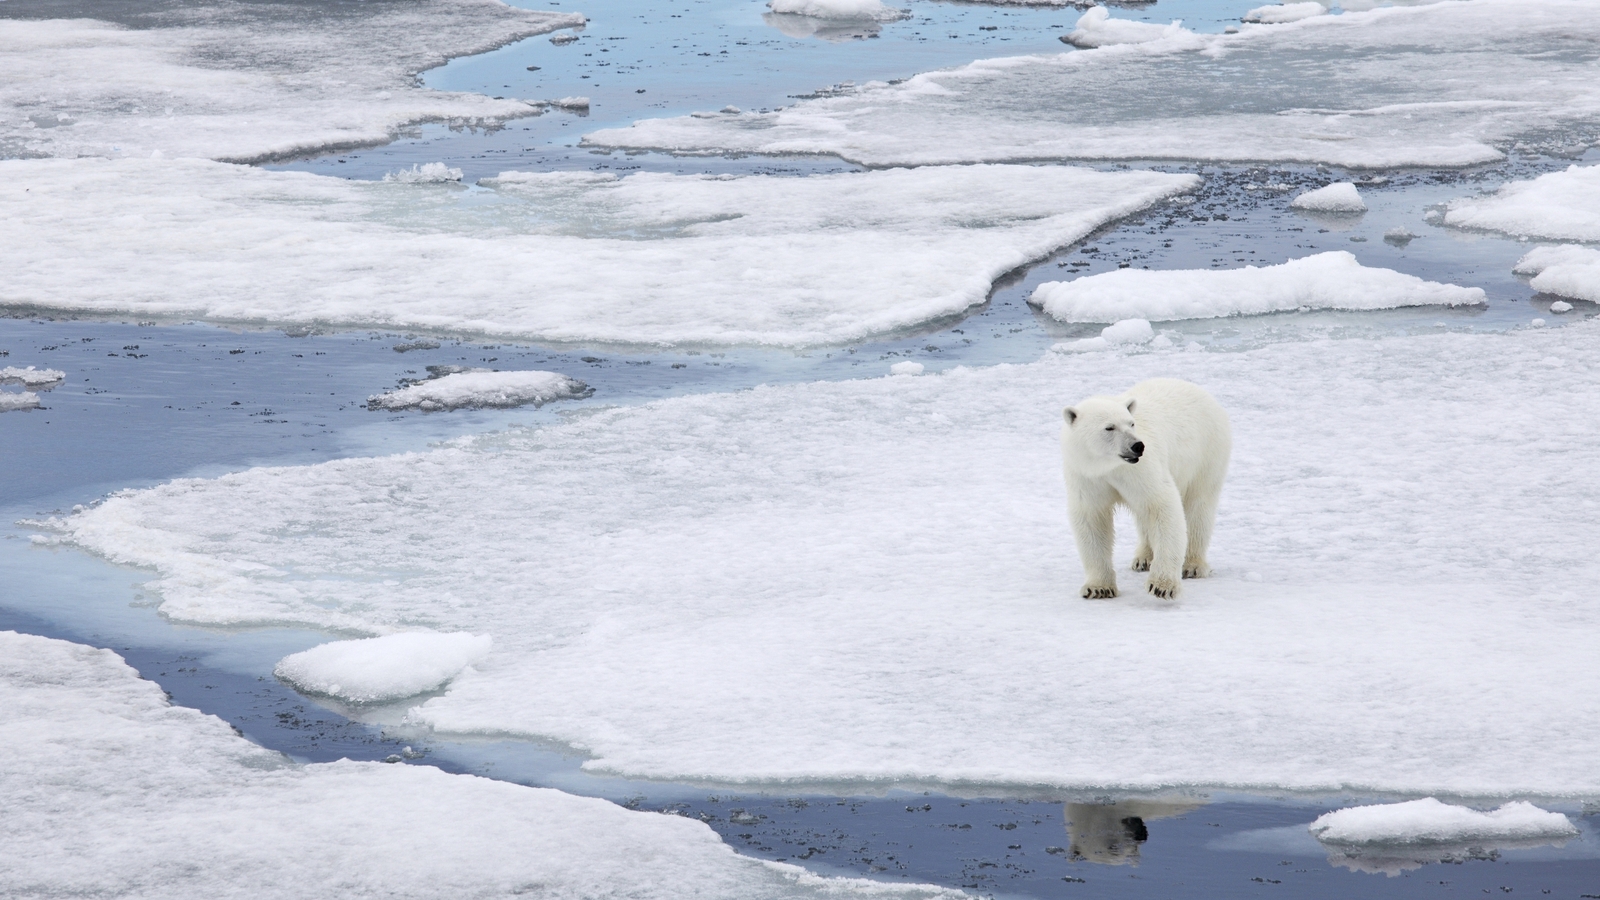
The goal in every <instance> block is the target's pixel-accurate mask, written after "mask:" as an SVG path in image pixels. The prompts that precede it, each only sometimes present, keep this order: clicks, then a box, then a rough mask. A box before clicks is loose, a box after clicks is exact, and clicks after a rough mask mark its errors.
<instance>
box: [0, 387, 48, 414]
mask: <svg viewBox="0 0 1600 900" xmlns="http://www.w3.org/2000/svg"><path fill="white" fill-rule="evenodd" d="M38 407H39V395H38V394H35V393H34V392H32V391H22V392H21V393H14V392H6V391H0V412H15V411H16V410H19V409H37V408H38Z"/></svg>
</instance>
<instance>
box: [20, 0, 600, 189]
mask: <svg viewBox="0 0 1600 900" xmlns="http://www.w3.org/2000/svg"><path fill="white" fill-rule="evenodd" d="M135 6H136V7H138V8H136V9H131V10H129V9H123V8H121V7H117V8H116V9H112V8H110V7H106V8H105V11H106V14H107V15H108V16H117V17H120V18H121V20H122V22H123V24H113V23H111V22H103V21H96V20H93V19H0V46H3V47H5V48H6V52H5V53H4V54H3V55H0V155H5V156H58V157H72V156H108V157H124V156H127V157H142V158H148V157H151V156H157V157H162V156H164V157H167V158H174V157H207V158H212V159H228V160H237V161H257V160H263V159H271V158H280V157H285V156H290V155H295V154H302V153H309V152H312V151H316V150H319V149H322V148H327V147H333V146H352V145H362V144H378V143H383V142H386V141H389V140H392V139H393V138H394V136H395V132H396V130H397V129H398V128H399V127H400V126H403V125H406V124H409V123H415V122H429V121H448V122H452V123H460V124H483V123H490V122H497V121H501V120H504V119H506V118H514V117H518V116H527V115H534V114H537V112H538V108H537V107H535V106H531V105H529V104H527V103H524V102H522V101H520V100H495V99H492V98H490V97H486V96H484V95H481V94H468V93H448V92H443V91H434V90H429V89H427V88H424V87H422V86H421V85H420V84H419V83H418V80H417V78H416V77H415V76H416V75H417V73H419V72H422V71H424V70H426V69H431V68H434V67H435V66H440V65H443V64H444V63H445V62H446V61H447V60H449V59H450V58H452V57H456V56H464V55H468V54H473V53H481V52H483V51H486V50H491V49H494V48H495V47H498V46H501V45H504V44H508V43H511V42H512V41H515V40H518V39H520V38H524V37H527V36H529V35H534V34H541V33H544V32H547V31H551V30H553V29H556V28H563V27H571V26H574V25H578V24H582V22H583V21H584V19H583V17H582V16H580V15H575V14H569V13H555V12H531V11H527V10H521V9H515V8H512V7H509V6H507V5H505V4H503V3H500V2H498V0H417V2H411V3H379V4H367V5H364V6H362V5H357V6H354V7H351V6H343V5H340V4H320V3H312V4H291V5H289V6H281V5H279V4H214V5H211V6H208V7H205V8H204V9H203V10H193V9H189V8H187V7H183V6H169V5H163V4H155V5H150V4H137V5H135ZM146 7H148V8H146Z"/></svg>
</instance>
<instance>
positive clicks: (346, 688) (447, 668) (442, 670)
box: [272, 631, 494, 703]
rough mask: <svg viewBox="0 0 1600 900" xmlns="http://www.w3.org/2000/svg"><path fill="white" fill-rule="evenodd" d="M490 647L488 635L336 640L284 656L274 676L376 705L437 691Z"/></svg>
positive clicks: (415, 633)
mask: <svg viewBox="0 0 1600 900" xmlns="http://www.w3.org/2000/svg"><path fill="white" fill-rule="evenodd" d="M493 644H494V640H493V639H492V638H490V637H489V636H487V635H481V636H480V635H472V634H465V633H456V634H439V633H437V632H425V631H410V632H405V633H403V634H389V635H384V636H383V637H375V638H363V639H360V640H354V641H334V642H332V643H328V644H321V645H319V646H316V647H312V648H311V649H310V650H304V651H301V652H300V653H295V654H291V655H289V656H285V657H284V658H283V659H281V660H279V661H278V665H277V667H276V668H274V669H273V670H272V674H274V675H276V676H278V677H279V678H281V679H283V680H284V681H287V682H289V683H290V684H292V685H294V686H295V688H296V689H297V690H300V691H304V692H306V693H311V694H325V695H327V696H329V697H337V698H339V699H340V700H348V701H350V702H352V703H379V702H384V701H389V700H400V699H402V698H405V697H415V696H416V695H417V694H423V693H427V692H428V691H433V690H438V689H439V688H440V687H442V686H443V685H444V684H445V682H447V681H449V680H450V679H452V678H454V677H456V676H457V675H459V674H461V670H462V669H465V668H466V667H467V666H470V665H472V664H473V663H475V662H477V661H479V660H481V659H483V658H484V657H485V656H488V655H489V650H490V649H491V648H492V647H493Z"/></svg>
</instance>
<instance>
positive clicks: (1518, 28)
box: [585, 0, 1600, 167]
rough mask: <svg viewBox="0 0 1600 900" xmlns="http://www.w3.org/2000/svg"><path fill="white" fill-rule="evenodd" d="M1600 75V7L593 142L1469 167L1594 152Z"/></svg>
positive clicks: (1351, 18) (1555, 7) (1115, 68)
mask: <svg viewBox="0 0 1600 900" xmlns="http://www.w3.org/2000/svg"><path fill="white" fill-rule="evenodd" d="M1195 48H1202V49H1198V50H1196V49H1195ZM1596 65H1600V4H1596V3H1592V2H1588V0H1470V2H1452V3H1435V4H1431V5H1427V6H1417V7H1409V8H1398V7H1392V8H1383V9H1374V10H1371V11H1369V12H1360V13H1351V12H1346V13H1345V14H1344V15H1339V16H1316V17H1314V18H1310V19H1306V20H1303V21H1300V22H1295V23H1291V24H1287V25H1274V26H1272V27H1260V28H1244V29H1242V30H1241V32H1240V33H1238V34H1231V35H1229V34H1221V35H1197V36H1195V37H1194V38H1192V39H1185V40H1184V41H1181V42H1180V41H1158V42H1153V43H1148V44H1137V45H1129V46H1112V47H1104V48H1101V49H1097V50H1089V51H1074V52H1067V53H1062V54H1054V55H1044V56H1025V57H1011V58H1003V59H986V60H979V61H977V62H974V63H972V64H970V65H967V66H962V67H960V68H956V69H949V70H944V71H938V72H928V73H924V74H921V75H918V76H916V77H914V78H910V79H907V80H906V81H904V82H902V83H900V84H893V85H891V84H885V83H881V82H878V83H871V84H866V85H863V86H862V87H861V88H860V89H858V90H856V91H854V92H852V93H850V94H848V95H841V96H831V97H819V98H816V99H812V100H804V101H801V102H799V103H796V104H794V105H793V106H790V107H788V108H786V109H783V110H777V111H774V112H770V113H759V114H755V113H747V114H745V115H743V116H738V117H721V118H714V119H695V118H689V117H678V118H663V119H650V120H645V121H640V122H636V123H634V124H633V125H632V126H631V127H628V128H613V129H604V130H601V131H596V132H593V133H591V134H590V135H588V136H587V137H586V139H585V140H586V142H587V143H589V144H592V145H596V146H606V147H627V148H640V149H646V148H648V149H662V150H675V151H706V150H724V151H737V152H748V153H775V154H781V153H826V154H834V155H838V156H841V157H843V158H845V159H849V160H854V161H857V162H861V163H865V164H869V165H874V166H883V165H932V164H941V163H962V162H995V161H1015V160H1042V159H1116V158H1121V159H1154V158H1160V159H1203V160H1250V161H1301V162H1319V163H1331V164H1335V165H1343V166H1355V167H1390V166H1464V165H1471V164H1475V163H1482V162H1487V161H1491V160H1496V159H1500V158H1501V157H1502V156H1503V154H1504V151H1505V149H1506V148H1509V147H1510V146H1511V145H1512V144H1513V143H1515V142H1517V141H1518V140H1521V141H1522V142H1523V143H1524V144H1526V145H1527V146H1529V147H1532V148H1535V149H1536V148H1537V147H1539V146H1543V145H1544V144H1552V145H1561V146H1566V145H1570V144H1571V143H1573V142H1574V141H1577V140H1582V141H1583V142H1585V143H1587V142H1588V141H1589V139H1590V136H1592V135H1593V134H1594V133H1595V129H1596V128H1597V126H1600V92H1597V91H1596V90H1595V87H1594V71H1595V67H1596ZM1110 97H1114V98H1116V101H1115V102H1108V101H1107V98H1110Z"/></svg>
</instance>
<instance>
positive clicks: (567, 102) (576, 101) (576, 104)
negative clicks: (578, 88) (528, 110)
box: [550, 97, 589, 109]
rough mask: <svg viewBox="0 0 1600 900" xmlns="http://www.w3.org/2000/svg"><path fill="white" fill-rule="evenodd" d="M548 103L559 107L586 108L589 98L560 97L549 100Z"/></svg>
mask: <svg viewBox="0 0 1600 900" xmlns="http://www.w3.org/2000/svg"><path fill="white" fill-rule="evenodd" d="M550 105H551V106H557V107H560V108H561V109H588V108H589V98H588V97H562V98H561V99H560V100H551V101H550Z"/></svg>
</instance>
